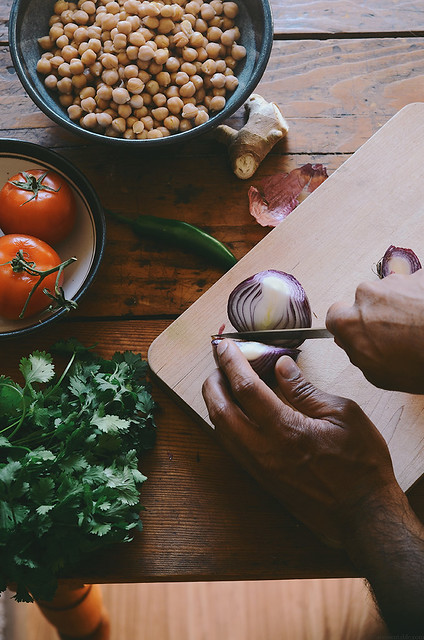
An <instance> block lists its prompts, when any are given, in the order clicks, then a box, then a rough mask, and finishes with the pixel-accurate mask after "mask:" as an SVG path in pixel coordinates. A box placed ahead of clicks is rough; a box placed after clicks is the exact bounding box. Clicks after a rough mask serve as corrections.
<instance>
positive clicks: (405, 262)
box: [377, 244, 422, 278]
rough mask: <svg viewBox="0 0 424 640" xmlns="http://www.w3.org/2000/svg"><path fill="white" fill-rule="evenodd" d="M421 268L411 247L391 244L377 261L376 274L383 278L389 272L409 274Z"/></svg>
mask: <svg viewBox="0 0 424 640" xmlns="http://www.w3.org/2000/svg"><path fill="white" fill-rule="evenodd" d="M421 268H422V266H421V262H420V261H419V259H418V257H417V256H416V255H415V253H414V252H413V251H412V249H403V248H402V247H395V246H393V245H392V244H391V245H390V247H389V248H388V249H387V251H386V253H385V254H384V256H383V257H382V258H381V260H380V261H379V262H378V263H377V274H378V276H379V277H380V278H385V277H386V276H389V275H390V274H391V273H399V274H403V275H411V273H415V271H418V270H419V269H421Z"/></svg>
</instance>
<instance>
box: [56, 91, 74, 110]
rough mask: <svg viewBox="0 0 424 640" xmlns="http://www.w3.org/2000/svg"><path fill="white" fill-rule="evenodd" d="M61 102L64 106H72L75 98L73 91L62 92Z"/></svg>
mask: <svg viewBox="0 0 424 640" xmlns="http://www.w3.org/2000/svg"><path fill="white" fill-rule="evenodd" d="M59 102H60V104H61V105H62V107H66V108H68V107H70V106H71V104H73V102H74V98H73V96H72V94H71V93H61V94H60V96H59Z"/></svg>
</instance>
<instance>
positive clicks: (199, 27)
mask: <svg viewBox="0 0 424 640" xmlns="http://www.w3.org/2000/svg"><path fill="white" fill-rule="evenodd" d="M194 28H195V29H196V32H199V33H202V34H203V33H206V31H207V30H208V23H207V22H205V21H204V20H202V19H201V18H197V20H196V22H195V23H194ZM191 44H192V43H191Z"/></svg>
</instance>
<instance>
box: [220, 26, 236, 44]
mask: <svg viewBox="0 0 424 640" xmlns="http://www.w3.org/2000/svg"><path fill="white" fill-rule="evenodd" d="M235 39H236V30H235V29H227V31H223V32H222V35H221V42H222V44H223V45H225V46H226V47H231V46H232V45H233V44H234V41H235Z"/></svg>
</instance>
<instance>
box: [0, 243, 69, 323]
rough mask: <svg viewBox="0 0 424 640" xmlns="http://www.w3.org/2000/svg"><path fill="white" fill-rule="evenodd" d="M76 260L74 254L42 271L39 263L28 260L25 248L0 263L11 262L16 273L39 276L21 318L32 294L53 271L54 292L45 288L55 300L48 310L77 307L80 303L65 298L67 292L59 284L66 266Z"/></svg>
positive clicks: (24, 309)
mask: <svg viewBox="0 0 424 640" xmlns="http://www.w3.org/2000/svg"><path fill="white" fill-rule="evenodd" d="M75 261H76V258H75V256H73V257H72V258H68V260H65V262H61V264H58V265H57V266H56V267H52V268H51V269H46V270H45V271H40V270H39V269H37V268H36V266H37V265H36V264H35V262H32V261H30V260H27V258H26V257H25V255H24V252H23V250H22V249H19V251H17V253H16V256H15V257H14V258H12V260H10V261H9V262H5V263H4V264H1V265H0V267H4V266H6V265H7V264H10V266H11V267H12V270H13V272H14V273H20V272H21V271H25V272H26V273H28V274H29V275H31V276H38V280H37V282H36V283H35V284H34V286H33V287H32V289H31V291H30V292H29V294H28V297H27V299H26V302H25V304H24V306H23V309H22V311H21V313H20V314H19V318H20V319H22V318H23V317H24V316H25V312H26V310H27V307H28V304H29V301H30V300H31V298H32V296H33V295H34V293H35V292H36V290H37V289H38V287H39V286H40V284H41V283H42V282H43V280H44V279H45V278H47V276H49V275H50V274H52V273H57V276H56V281H55V286H54V293H51V292H50V291H49V290H48V289H43V293H44V294H45V295H46V296H47V297H48V298H50V299H51V300H52V301H53V302H54V304H53V302H52V304H50V306H49V307H48V310H49V311H54V310H55V309H60V308H62V307H64V308H65V309H66V310H67V311H70V310H71V309H76V308H77V306H78V305H77V303H76V302H75V301H74V300H67V299H66V298H65V292H64V290H63V288H62V287H61V286H60V285H59V282H60V277H61V275H62V272H63V270H64V269H65V267H67V266H68V265H70V264H72V263H73V262H75Z"/></svg>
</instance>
